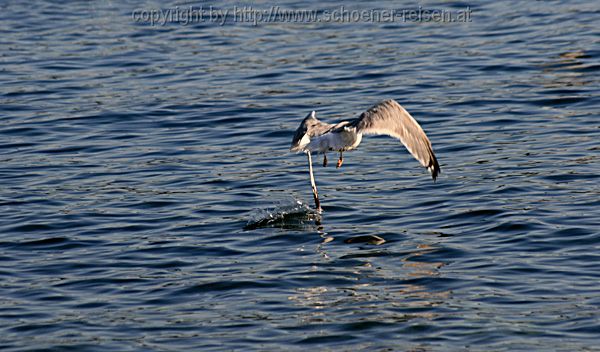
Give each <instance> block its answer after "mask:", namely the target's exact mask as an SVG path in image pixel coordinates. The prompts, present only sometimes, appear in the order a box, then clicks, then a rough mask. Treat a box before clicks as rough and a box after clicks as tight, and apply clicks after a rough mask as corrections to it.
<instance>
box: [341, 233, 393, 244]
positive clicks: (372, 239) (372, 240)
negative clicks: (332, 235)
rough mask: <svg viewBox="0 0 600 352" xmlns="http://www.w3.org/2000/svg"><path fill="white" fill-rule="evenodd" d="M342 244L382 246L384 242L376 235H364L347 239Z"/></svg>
mask: <svg viewBox="0 0 600 352" xmlns="http://www.w3.org/2000/svg"><path fill="white" fill-rule="evenodd" d="M344 243H368V244H374V245H380V244H384V243H385V240H384V239H383V238H381V237H379V236H377V235H364V236H355V237H350V238H347V239H345V240H344Z"/></svg>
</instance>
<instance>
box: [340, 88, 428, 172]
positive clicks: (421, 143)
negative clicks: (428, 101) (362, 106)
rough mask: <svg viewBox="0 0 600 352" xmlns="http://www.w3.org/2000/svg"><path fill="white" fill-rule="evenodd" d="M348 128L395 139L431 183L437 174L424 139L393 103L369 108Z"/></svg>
mask: <svg viewBox="0 0 600 352" xmlns="http://www.w3.org/2000/svg"><path fill="white" fill-rule="evenodd" d="M351 126H353V127H356V132H357V133H363V134H385V135H388V136H392V137H395V138H398V139H399V140H400V141H401V142H402V144H404V146H405V147H406V149H408V151H409V152H410V153H411V154H412V156H414V157H415V159H417V160H418V161H419V162H420V163H421V165H423V166H424V167H426V168H427V170H429V172H431V177H433V180H434V181H435V179H436V178H437V176H438V174H439V173H440V165H439V164H438V161H437V159H436V157H435V154H434V153H433V148H432V147H431V142H429V139H428V138H427V135H426V134H425V132H424V131H423V129H422V128H421V126H419V124H418V123H417V121H416V120H415V119H414V118H413V117H412V116H410V114H409V113H408V111H406V110H405V109H404V108H403V107H402V106H400V104H398V103H397V102H396V101H395V100H392V99H390V100H385V101H382V102H381V103H379V104H377V105H375V106H373V107H371V108H370V109H369V110H367V111H365V112H363V113H362V114H361V115H360V116H359V117H358V118H357V119H356V120H354V121H352V122H351Z"/></svg>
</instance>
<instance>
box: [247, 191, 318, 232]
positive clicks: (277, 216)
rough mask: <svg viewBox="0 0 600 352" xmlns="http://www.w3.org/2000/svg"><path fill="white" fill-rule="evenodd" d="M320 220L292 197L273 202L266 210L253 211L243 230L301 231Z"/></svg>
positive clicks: (312, 211)
mask: <svg viewBox="0 0 600 352" xmlns="http://www.w3.org/2000/svg"><path fill="white" fill-rule="evenodd" d="M320 220H321V215H320V214H319V213H318V212H316V211H315V210H313V209H312V208H310V206H308V204H306V203H304V202H303V201H301V200H299V199H296V198H294V197H292V196H288V197H285V199H280V200H275V201H273V204H272V205H271V206H269V207H267V208H257V209H254V210H253V211H252V212H251V213H250V215H249V219H248V221H247V223H246V226H244V229H245V230H252V229H256V228H261V227H280V228H288V229H303V228H306V227H307V225H314V224H315V222H319V221H320Z"/></svg>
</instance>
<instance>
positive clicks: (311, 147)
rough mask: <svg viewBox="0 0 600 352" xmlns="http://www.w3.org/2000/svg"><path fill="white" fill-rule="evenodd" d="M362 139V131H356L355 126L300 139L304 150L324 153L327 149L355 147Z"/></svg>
mask: <svg viewBox="0 0 600 352" xmlns="http://www.w3.org/2000/svg"><path fill="white" fill-rule="evenodd" d="M361 141H362V133H357V132H356V128H355V127H344V128H342V129H340V130H339V131H334V132H328V133H325V134H324V135H321V136H317V137H314V138H312V139H310V138H309V137H308V136H304V137H303V138H302V141H301V145H302V144H304V145H302V149H303V150H305V151H310V152H316V153H326V152H329V151H336V152H337V151H341V152H343V151H348V150H352V149H356V147H358V145H359V144H360V142H361Z"/></svg>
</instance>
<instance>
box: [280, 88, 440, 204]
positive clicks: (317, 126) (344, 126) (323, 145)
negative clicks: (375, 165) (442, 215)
mask: <svg viewBox="0 0 600 352" xmlns="http://www.w3.org/2000/svg"><path fill="white" fill-rule="evenodd" d="M316 115H317V114H316V112H315V111H312V112H311V113H310V114H308V115H307V116H306V117H305V118H304V120H302V123H300V127H298V129H297V130H296V133H294V138H293V139H292V146H291V147H290V151H292V152H305V153H306V155H307V156H308V172H309V173H310V184H311V186H312V192H313V196H314V198H315V206H316V207H317V211H319V212H321V211H322V209H321V203H320V201H319V194H318V193H317V185H316V184H315V177H314V175H313V168H312V158H311V153H313V152H314V153H322V154H323V166H327V152H329V151H335V152H339V153H340V157H339V159H338V162H337V168H340V167H341V166H342V163H343V161H344V158H343V152H346V151H350V150H353V149H356V148H357V147H358V145H359V144H360V142H361V140H362V136H363V134H380V135H381V134H385V135H388V136H391V137H394V138H397V139H399V140H400V142H402V144H404V146H405V147H406V149H408V151H409V152H410V154H412V156H414V157H415V159H417V160H418V161H419V162H420V163H421V165H423V166H424V167H426V168H427V170H428V171H429V172H430V173H431V177H433V180H434V181H435V179H436V178H437V176H438V174H439V173H440V165H439V164H438V161H437V159H436V157H435V154H433V149H432V147H431V142H429V139H428V138H427V135H426V134H425V132H424V131H423V129H422V128H421V126H419V123H418V122H417V121H416V120H415V119H414V118H413V117H412V116H410V114H409V113H408V111H406V110H405V109H404V108H403V107H402V106H401V105H400V104H398V103H397V102H396V101H395V100H392V99H389V100H384V101H382V102H380V103H379V104H376V105H374V106H372V107H371V108H370V109H369V110H367V111H365V112H363V113H362V114H361V115H360V116H359V117H358V118H356V119H354V120H352V121H342V122H339V123H337V124H332V123H325V122H323V121H319V120H317V116H316Z"/></svg>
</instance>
